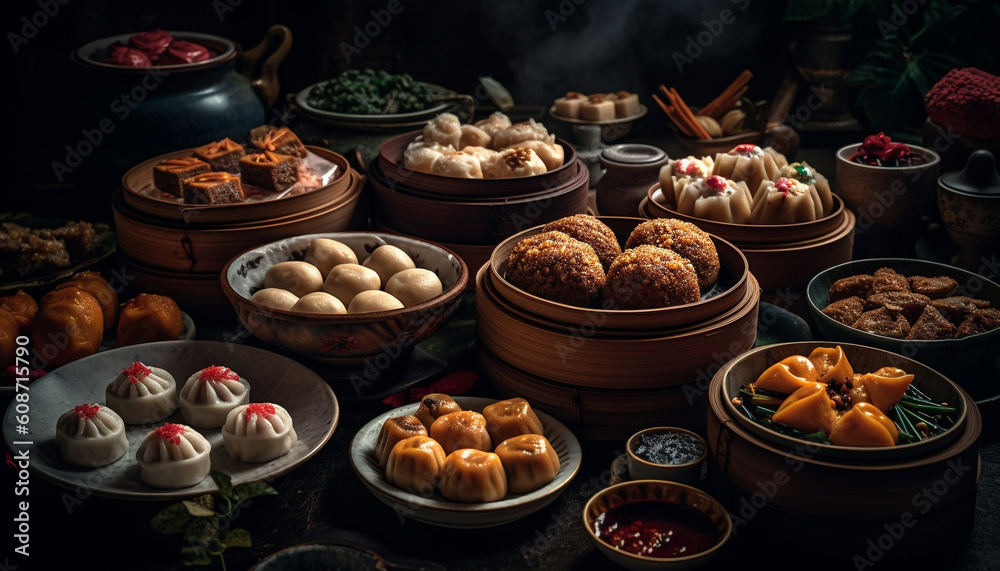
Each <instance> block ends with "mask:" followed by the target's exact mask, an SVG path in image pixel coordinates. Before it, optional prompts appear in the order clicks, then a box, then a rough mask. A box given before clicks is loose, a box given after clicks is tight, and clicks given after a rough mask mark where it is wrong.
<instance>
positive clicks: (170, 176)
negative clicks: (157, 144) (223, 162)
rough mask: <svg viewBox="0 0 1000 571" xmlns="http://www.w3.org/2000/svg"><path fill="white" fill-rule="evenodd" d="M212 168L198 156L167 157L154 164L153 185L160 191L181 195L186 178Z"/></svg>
mask: <svg viewBox="0 0 1000 571" xmlns="http://www.w3.org/2000/svg"><path fill="white" fill-rule="evenodd" d="M211 170H212V167H211V166H210V165H209V164H208V163H206V162H205V161H203V160H201V159H199V158H198V157H182V158H177V159H167V160H165V161H161V162H159V163H157V164H156V165H154V166H153V185H154V186H155V187H156V188H157V189H158V190H159V191H160V192H165V193H169V194H172V195H174V196H181V194H183V193H184V181H185V180H187V179H189V178H191V177H193V176H197V175H200V174H204V173H207V172H210V171H211Z"/></svg>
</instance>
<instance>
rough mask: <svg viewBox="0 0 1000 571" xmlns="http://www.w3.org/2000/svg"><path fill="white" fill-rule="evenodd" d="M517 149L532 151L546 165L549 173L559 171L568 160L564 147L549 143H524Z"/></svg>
mask: <svg viewBox="0 0 1000 571" xmlns="http://www.w3.org/2000/svg"><path fill="white" fill-rule="evenodd" d="M516 148H521V149H531V150H532V151H534V153H535V154H536V155H538V158H539V159H541V160H542V163H544V164H545V168H546V169H547V171H550V170H553V169H557V168H559V167H561V166H562V165H563V162H565V160H566V150H565V149H563V147H562V145H560V144H559V143H555V142H549V141H523V142H521V143H518V144H517V147H516Z"/></svg>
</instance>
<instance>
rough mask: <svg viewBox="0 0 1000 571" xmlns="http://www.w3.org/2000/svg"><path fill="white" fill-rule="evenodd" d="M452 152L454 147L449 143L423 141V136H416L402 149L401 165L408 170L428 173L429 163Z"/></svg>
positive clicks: (429, 169)
mask: <svg viewBox="0 0 1000 571" xmlns="http://www.w3.org/2000/svg"><path fill="white" fill-rule="evenodd" d="M454 152H455V148H454V147H452V146H450V145H442V144H440V143H437V142H434V141H425V140H424V139H423V137H417V139H416V140H414V141H413V142H412V143H410V144H409V145H407V147H406V150H405V151H403V166H405V167H406V168H408V169H410V170H414V171H417V172H422V173H428V174H430V172H431V165H432V164H434V161H435V160H436V159H437V158H438V157H440V156H442V155H444V154H446V153H454Z"/></svg>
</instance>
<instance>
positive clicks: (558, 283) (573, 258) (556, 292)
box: [506, 230, 605, 307]
mask: <svg viewBox="0 0 1000 571" xmlns="http://www.w3.org/2000/svg"><path fill="white" fill-rule="evenodd" d="M506 278H507V281H509V282H510V283H511V284H513V285H514V286H516V287H518V288H521V289H523V290H524V291H526V292H528V293H530V294H533V295H537V296H538V297H541V298H545V299H548V300H550V301H555V302H558V303H565V304H567V305H574V306H578V307H591V306H593V305H594V303H595V302H596V301H598V300H599V299H600V296H601V291H602V289H603V288H604V282H605V274H604V267H603V266H602V265H601V259H600V258H598V257H597V253H595V252H594V249H593V248H592V247H590V245H589V244H586V243H584V242H581V241H579V240H577V239H575V238H572V237H570V236H569V235H568V234H566V233H564V232H558V231H554V230H553V231H550V232H542V233H540V234H535V235H534V236H529V237H527V238H525V239H524V240H521V241H520V242H518V243H517V244H515V245H514V247H513V248H512V249H511V251H510V255H509V256H508V257H507V272H506Z"/></svg>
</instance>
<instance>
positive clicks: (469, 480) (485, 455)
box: [438, 448, 507, 503]
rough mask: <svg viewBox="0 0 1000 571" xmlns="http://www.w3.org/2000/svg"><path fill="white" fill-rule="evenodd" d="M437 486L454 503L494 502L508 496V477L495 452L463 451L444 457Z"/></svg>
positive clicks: (468, 449)
mask: <svg viewBox="0 0 1000 571" xmlns="http://www.w3.org/2000/svg"><path fill="white" fill-rule="evenodd" d="M438 486H439V490H440V492H441V495H442V496H444V497H445V498H446V499H449V500H451V501H454V502H463V503H478V502H495V501H497V500H499V499H502V498H503V497H504V496H506V495H507V474H506V473H505V472H504V467H503V463H502V462H501V461H500V457H499V456H497V455H496V454H495V453H494V452H487V451H483V450H476V449H472V448H464V449H459V450H455V451H454V452H452V453H451V454H448V456H447V457H446V458H445V460H444V465H443V466H442V467H441V475H440V478H439V482H438Z"/></svg>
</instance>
